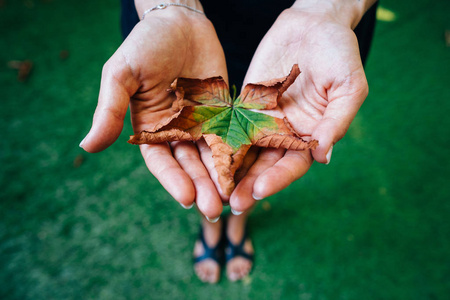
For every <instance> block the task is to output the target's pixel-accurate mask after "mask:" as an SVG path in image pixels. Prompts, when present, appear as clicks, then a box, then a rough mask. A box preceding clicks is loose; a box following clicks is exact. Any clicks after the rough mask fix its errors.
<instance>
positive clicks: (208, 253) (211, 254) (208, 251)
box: [194, 227, 224, 266]
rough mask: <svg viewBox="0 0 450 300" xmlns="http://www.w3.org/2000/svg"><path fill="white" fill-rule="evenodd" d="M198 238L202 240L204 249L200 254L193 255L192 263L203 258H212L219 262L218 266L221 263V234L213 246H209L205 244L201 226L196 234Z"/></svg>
mask: <svg viewBox="0 0 450 300" xmlns="http://www.w3.org/2000/svg"><path fill="white" fill-rule="evenodd" d="M198 239H199V240H200V241H201V242H202V246H203V249H204V253H203V254H202V255H200V256H197V257H194V264H196V263H198V262H201V261H203V260H205V259H208V258H210V259H212V260H214V261H215V262H217V263H218V264H219V266H222V265H223V262H224V261H223V259H224V257H223V234H222V236H221V238H220V239H219V242H218V243H217V245H216V246H215V247H212V248H211V247H209V246H208V244H206V241H205V236H204V235H203V227H200V233H199V236H198Z"/></svg>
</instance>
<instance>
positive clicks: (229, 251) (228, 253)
mask: <svg viewBox="0 0 450 300" xmlns="http://www.w3.org/2000/svg"><path fill="white" fill-rule="evenodd" d="M247 235H248V234H247V229H245V231H244V236H243V237H242V240H241V242H240V243H239V244H238V245H234V244H233V243H232V242H231V241H230V239H229V238H228V237H227V245H226V247H225V259H226V261H229V260H231V259H233V258H235V257H237V256H241V257H243V258H245V259H248V260H250V261H253V254H250V253H247V252H245V250H244V245H245V242H246V241H247Z"/></svg>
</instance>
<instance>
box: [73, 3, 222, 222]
mask: <svg viewBox="0 0 450 300" xmlns="http://www.w3.org/2000/svg"><path fill="white" fill-rule="evenodd" d="M174 12H175V13H176V12H177V11H176V10H175V11H174ZM175 13H174V14H171V15H168V14H160V15H159V16H158V15H157V14H153V15H152V16H149V17H148V18H146V20H145V21H144V22H140V23H139V24H138V25H136V27H135V28H134V29H133V31H132V33H131V34H130V35H129V36H128V38H127V39H126V40H125V41H124V42H123V44H122V45H121V46H120V47H119V48H118V50H117V51H116V53H115V54H114V55H113V56H112V57H111V58H110V59H109V60H108V62H107V63H106V64H105V66H104V68H103V72H102V82H101V88H100V95H99V103H98V105H97V109H96V111H95V114H94V121H93V125H92V128H91V131H90V132H89V134H88V135H87V137H86V138H85V140H84V143H83V145H82V146H83V148H84V149H85V150H87V151H89V152H97V151H101V150H103V149H105V148H107V147H108V146H109V145H111V144H112V143H114V141H115V140H116V139H117V137H118V136H119V135H120V132H121V131H122V127H123V119H124V117H125V114H126V111H127V109H128V106H129V107H130V110H131V119H132V125H133V130H134V131H135V132H139V131H141V130H145V129H147V130H151V129H152V128H153V127H154V126H156V125H157V124H158V123H160V122H162V121H164V119H165V118H166V117H169V116H170V115H172V114H173V111H172V109H171V106H172V102H173V100H174V99H173V97H174V96H173V95H171V94H170V93H168V92H167V89H168V88H169V86H170V84H171V83H172V82H173V80H174V79H175V78H177V77H194V78H204V77H211V76H218V75H221V76H223V77H225V79H226V78H227V72H226V64H225V58H224V54H223V50H222V48H221V46H220V43H219V40H218V38H217V36H216V33H215V31H214V28H213V26H212V24H211V23H210V22H209V21H208V20H207V19H206V18H205V17H203V16H197V15H195V16H193V15H191V17H187V16H186V15H183V14H182V13H180V14H176V15H175ZM199 148H201V145H200V147H199ZM202 149H205V148H202ZM141 153H142V156H143V157H144V160H145V162H146V164H147V167H148V168H149V170H150V171H151V172H152V173H153V174H154V175H155V176H156V178H157V179H158V180H159V181H160V182H161V184H162V185H163V186H164V187H165V188H166V190H167V191H168V192H169V193H170V194H171V195H172V196H173V197H174V198H175V199H176V200H177V201H178V202H180V203H181V204H183V205H185V206H186V205H190V204H192V203H193V201H196V203H197V206H198V208H199V209H200V211H201V212H202V213H203V214H205V215H206V216H209V217H210V218H215V217H217V216H218V215H220V213H221V211H222V202H221V199H220V196H219V194H218V192H217V190H216V189H215V187H214V183H213V182H212V181H211V179H210V177H209V175H208V171H207V170H206V168H205V166H204V165H203V163H202V161H201V160H200V156H199V151H198V150H197V148H196V147H195V146H194V145H193V144H191V143H173V144H172V145H171V147H169V145H168V144H156V145H142V146H141ZM200 154H201V155H202V157H203V156H205V157H207V156H208V155H209V153H208V152H207V150H206V151H205V150H202V151H200Z"/></svg>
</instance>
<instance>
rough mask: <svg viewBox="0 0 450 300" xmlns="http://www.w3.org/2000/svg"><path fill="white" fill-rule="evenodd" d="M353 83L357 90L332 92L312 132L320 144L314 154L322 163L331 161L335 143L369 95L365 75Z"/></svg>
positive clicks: (312, 135) (341, 136)
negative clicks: (342, 93)
mask: <svg viewBox="0 0 450 300" xmlns="http://www.w3.org/2000/svg"><path fill="white" fill-rule="evenodd" d="M353 84H354V85H355V86H357V87H358V89H357V90H356V91H353V92H347V91H345V93H344V95H342V96H341V95H337V96H334V95H336V94H338V92H337V91H336V92H333V93H330V95H332V96H330V99H329V104H328V106H327V108H326V110H325V113H324V115H323V118H322V119H321V120H320V121H319V123H318V124H317V126H316V127H315V128H314V130H313V132H312V134H311V137H312V138H313V139H315V140H318V141H319V146H318V147H317V148H316V149H315V150H313V151H312V155H313V157H314V159H315V160H317V161H318V162H320V163H326V164H328V163H329V162H330V159H331V152H332V150H333V145H334V144H336V143H337V142H338V141H339V140H340V139H342V138H343V137H344V135H345V134H346V133H347V130H348V128H349V127H350V124H351V123H352V121H353V119H354V118H355V116H356V113H357V112H358V110H359V108H360V107H361V105H362V103H363V102H364V100H365V99H366V97H367V94H368V86H367V81H366V79H365V76H364V75H363V76H362V77H361V78H360V79H359V82H355V83H353ZM333 94H334V95H333ZM333 98H334V99H333Z"/></svg>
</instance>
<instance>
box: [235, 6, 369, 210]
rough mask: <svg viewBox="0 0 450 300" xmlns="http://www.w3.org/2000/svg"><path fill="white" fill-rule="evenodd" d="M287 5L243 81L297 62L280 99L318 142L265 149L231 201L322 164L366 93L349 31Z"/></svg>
mask: <svg viewBox="0 0 450 300" xmlns="http://www.w3.org/2000/svg"><path fill="white" fill-rule="evenodd" d="M311 20H312V18H308V16H306V15H305V14H304V13H302V12H298V11H294V10H289V11H286V12H285V13H283V14H282V16H281V17H280V18H279V19H278V20H277V22H276V23H275V24H274V25H273V27H272V28H271V29H270V31H269V32H268V33H267V34H266V36H265V37H264V39H263V41H262V42H261V44H260V45H259V47H258V50H257V51H256V53H255V56H254V57H253V60H252V63H251V65H250V68H249V70H248V72H247V75H246V78H245V81H246V82H258V81H263V80H268V79H271V78H278V77H282V76H283V74H286V73H287V72H289V70H290V68H291V67H292V65H293V64H296V63H298V65H299V67H300V70H301V71H302V73H301V74H300V76H299V78H298V79H297V81H296V82H295V83H294V84H293V85H292V86H291V87H290V88H289V89H288V90H287V91H286V93H285V94H284V95H283V97H282V99H281V100H280V102H279V109H280V110H282V111H283V113H284V115H285V116H286V117H287V119H288V120H289V122H290V123H291V124H292V126H293V127H294V129H296V131H298V132H299V133H300V135H301V136H303V137H304V138H306V139H308V138H313V139H317V140H318V141H319V146H318V147H317V149H316V150H314V151H309V150H308V151H301V152H298V151H286V152H285V151H283V150H279V149H278V150H263V151H262V152H261V154H260V156H259V158H258V160H257V161H256V162H255V164H254V165H253V166H252V168H251V169H250V170H249V173H248V175H247V176H246V177H245V178H244V179H243V180H242V181H241V183H240V184H239V186H238V187H237V189H236V191H235V193H234V194H233V195H232V198H231V200H230V204H231V206H232V207H234V208H235V209H236V210H246V209H248V208H249V207H250V206H251V205H253V202H254V200H253V198H252V195H250V194H249V192H248V191H252V192H253V197H256V198H262V197H267V196H270V195H272V194H274V193H276V192H278V191H280V190H281V189H283V188H285V187H286V186H288V185H289V184H290V183H292V182H293V181H295V180H297V179H298V178H300V177H301V176H303V175H304V174H305V173H306V172H307V170H308V169H309V167H310V166H311V164H312V162H313V159H315V160H317V161H319V162H322V163H325V162H327V160H328V159H329V158H327V153H329V152H328V151H329V150H330V149H331V147H332V146H333V144H334V143H336V142H337V141H338V140H339V139H341V138H342V137H343V136H344V134H345V132H346V130H347V129H348V126H349V125H350V123H351V121H352V120H353V118H354V116H355V114H356V112H357V111H358V109H359V107H360V105H361V104H362V101H363V100H364V99H365V96H366V93H367V82H366V78H365V75H364V70H363V68H362V64H361V59H360V57H359V51H358V45H357V41H356V37H355V36H354V34H353V32H352V31H351V30H350V29H348V28H346V27H344V26H341V25H339V24H337V23H336V22H324V21H321V20H319V21H317V20H315V22H310V21H311Z"/></svg>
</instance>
